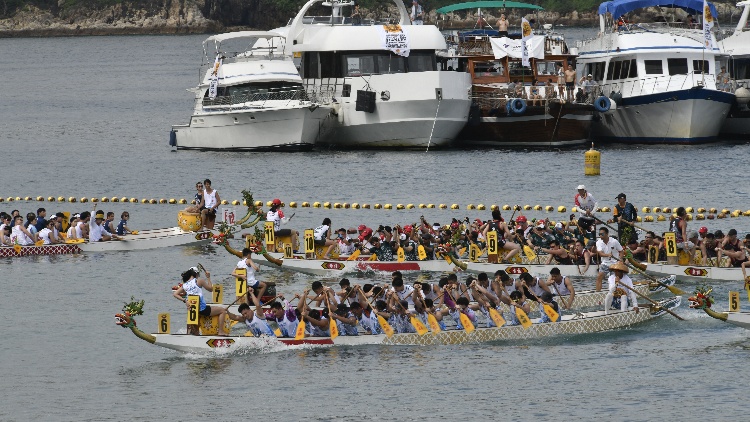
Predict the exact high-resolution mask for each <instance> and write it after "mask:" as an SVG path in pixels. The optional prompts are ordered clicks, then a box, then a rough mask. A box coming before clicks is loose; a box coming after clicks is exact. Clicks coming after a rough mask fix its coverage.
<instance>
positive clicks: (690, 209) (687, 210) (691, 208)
mask: <svg viewBox="0 0 750 422" xmlns="http://www.w3.org/2000/svg"><path fill="white" fill-rule="evenodd" d="M685 212H689V213H690V212H695V209H694V208H693V207H687V208H685Z"/></svg>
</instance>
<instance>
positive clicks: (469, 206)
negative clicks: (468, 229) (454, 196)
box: [466, 204, 475, 210]
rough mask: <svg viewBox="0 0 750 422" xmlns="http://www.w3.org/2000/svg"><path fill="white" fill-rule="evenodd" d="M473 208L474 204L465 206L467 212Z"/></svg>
mask: <svg viewBox="0 0 750 422" xmlns="http://www.w3.org/2000/svg"><path fill="white" fill-rule="evenodd" d="M474 208H475V207H474V204H469V205H467V206H466V209H467V210H473V209H474Z"/></svg>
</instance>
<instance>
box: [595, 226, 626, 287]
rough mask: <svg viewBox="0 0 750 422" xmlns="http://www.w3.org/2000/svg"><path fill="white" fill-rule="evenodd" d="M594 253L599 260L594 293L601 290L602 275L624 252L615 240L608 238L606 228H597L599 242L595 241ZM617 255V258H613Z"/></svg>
mask: <svg viewBox="0 0 750 422" xmlns="http://www.w3.org/2000/svg"><path fill="white" fill-rule="evenodd" d="M596 253H597V254H598V255H599V257H600V258H601V264H599V274H597V276H596V291H597V292H600V291H601V290H602V281H604V275H605V274H607V273H608V272H609V267H610V266H611V265H612V264H615V263H616V262H618V259H622V258H623V255H624V250H623V249H622V245H620V242H618V241H617V239H615V238H612V237H609V230H608V229H607V228H606V227H600V228H599V240H597V241H596ZM615 255H617V256H615Z"/></svg>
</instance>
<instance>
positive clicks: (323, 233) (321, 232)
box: [314, 224, 330, 240]
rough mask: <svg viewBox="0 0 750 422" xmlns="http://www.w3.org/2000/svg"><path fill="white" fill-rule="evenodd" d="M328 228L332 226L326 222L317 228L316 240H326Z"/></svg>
mask: <svg viewBox="0 0 750 422" xmlns="http://www.w3.org/2000/svg"><path fill="white" fill-rule="evenodd" d="M328 229H330V227H329V226H328V225H326V224H323V225H320V226H318V227H316V228H315V234H314V236H315V240H326V239H328Z"/></svg>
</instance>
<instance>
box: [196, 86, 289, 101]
mask: <svg viewBox="0 0 750 422" xmlns="http://www.w3.org/2000/svg"><path fill="white" fill-rule="evenodd" d="M301 89H302V84H300V83H296V82H286V81H274V82H249V83H244V84H240V85H231V86H225V87H221V86H220V87H219V88H218V90H217V97H234V100H233V103H237V102H244V101H258V100H275V99H287V98H289V97H290V96H293V95H294V93H295V92H297V91H299V90H301ZM204 97H205V98H208V91H206V94H205V95H204Z"/></svg>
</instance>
